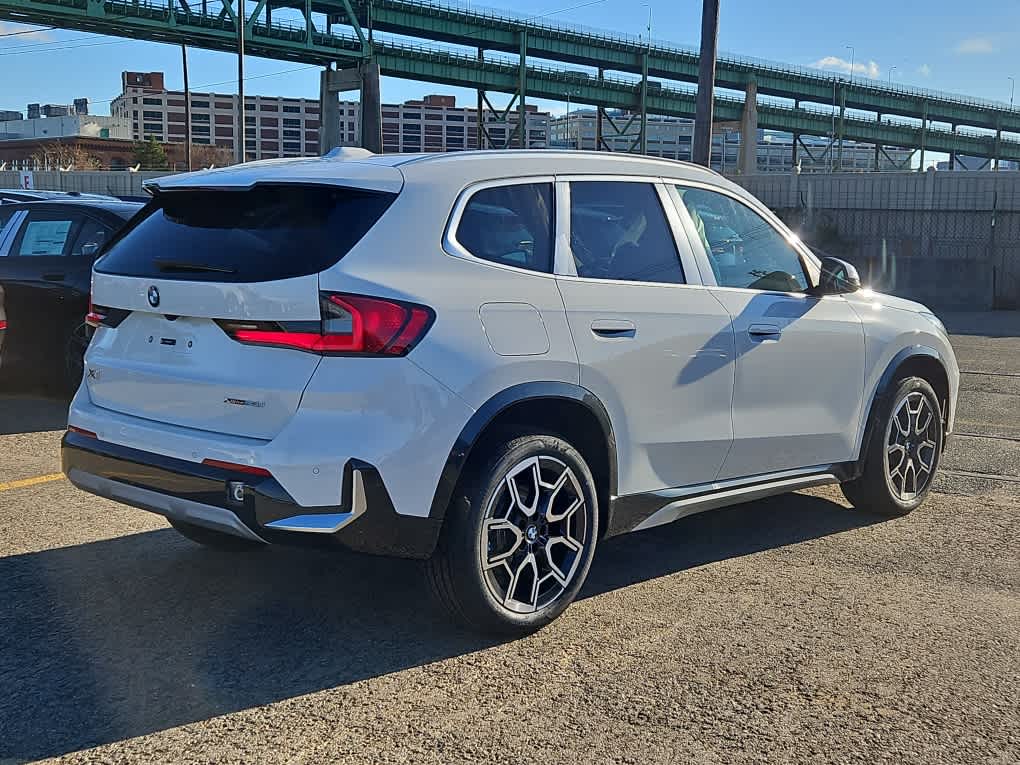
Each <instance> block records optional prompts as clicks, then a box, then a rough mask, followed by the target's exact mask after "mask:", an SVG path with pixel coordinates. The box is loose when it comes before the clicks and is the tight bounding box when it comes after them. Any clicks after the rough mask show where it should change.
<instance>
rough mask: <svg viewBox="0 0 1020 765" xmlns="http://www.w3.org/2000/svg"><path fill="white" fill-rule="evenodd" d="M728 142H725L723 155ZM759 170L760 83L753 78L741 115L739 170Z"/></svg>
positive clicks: (742, 173) (746, 172)
mask: <svg viewBox="0 0 1020 765" xmlns="http://www.w3.org/2000/svg"><path fill="white" fill-rule="evenodd" d="M725 152H726V142H725V141H724V142H723V156H725ZM757 171H758V83H756V82H755V81H754V80H751V81H750V82H749V83H747V89H746V90H745V91H744V111H743V112H742V113H741V115H740V155H739V158H738V159H737V172H738V173H740V174H741V175H752V174H754V173H755V172H757Z"/></svg>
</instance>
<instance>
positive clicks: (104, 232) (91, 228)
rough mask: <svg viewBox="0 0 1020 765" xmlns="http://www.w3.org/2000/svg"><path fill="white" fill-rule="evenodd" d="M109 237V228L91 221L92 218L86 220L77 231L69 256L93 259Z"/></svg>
mask: <svg viewBox="0 0 1020 765" xmlns="http://www.w3.org/2000/svg"><path fill="white" fill-rule="evenodd" d="M109 236H110V228H109V226H107V225H105V224H103V223H100V222H99V221H97V220H92V218H86V219H85V221H84V222H83V223H82V224H81V228H79V229H78V236H76V237H75V239H74V244H73V245H72V246H71V255H76V256H80V255H85V256H88V257H94V256H95V254H96V253H97V252H99V250H100V248H101V247H102V246H103V245H104V244H106V240H107V238H109Z"/></svg>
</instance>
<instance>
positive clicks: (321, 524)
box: [61, 432, 441, 558]
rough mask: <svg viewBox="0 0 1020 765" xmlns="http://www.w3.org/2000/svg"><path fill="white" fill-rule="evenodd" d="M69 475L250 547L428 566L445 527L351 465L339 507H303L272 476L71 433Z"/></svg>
mask: <svg viewBox="0 0 1020 765" xmlns="http://www.w3.org/2000/svg"><path fill="white" fill-rule="evenodd" d="M61 461H62V464H63V470H64V473H65V474H66V475H67V477H68V479H69V480H70V481H71V483H73V484H74V485H75V486H77V487H78V488H80V489H82V490H84V491H87V492H89V493H91V494H96V495H98V496H101V497H106V498H107V499H112V500H114V501H116V502H121V503H123V504H126V505H131V506H133V507H137V508H140V509H142V510H148V511H150V512H154V513H158V514H159V515H163V516H165V517H167V518H171V519H174V520H178V521H183V522H186V523H192V524H195V525H197V526H203V527H206V528H209V529H212V530H214V531H219V532H222V533H226V534H232V535H234V536H238V537H241V538H244V539H248V540H250V541H257V542H266V543H276V544H296V545H302V544H313V545H322V544H326V545H330V544H339V545H342V546H344V547H347V548H349V549H352V550H356V551H358V552H366V553H372V554H377V555H392V556H396V557H402V558H427V557H428V556H429V555H431V554H432V551H433V550H434V549H435V545H436V540H437V539H438V537H439V529H440V526H441V521H440V520H438V519H433V518H428V517H417V516H406V515H399V514H397V513H396V512H395V511H394V509H393V503H392V501H391V500H390V496H389V493H388V492H387V491H386V487H385V485H384V484H383V482H382V478H381V477H380V476H379V472H378V471H377V470H376V469H375V468H374V467H373V466H372V465H369V464H368V463H365V462H361V461H359V460H353V459H352V460H349V461H348V462H347V464H346V465H345V467H344V470H343V479H342V488H341V503H340V504H339V505H336V506H320V507H305V506H302V505H299V504H298V503H297V502H295V501H294V499H293V498H292V497H291V496H290V495H289V494H288V493H287V492H286V491H285V490H284V488H283V487H282V486H281V485H280V484H279V482H278V481H276V479H275V478H272V477H270V476H258V475H251V474H248V473H241V472H234V471H231V470H227V469H223V468H219V467H212V466H209V465H203V464H201V463H197V462H188V461H186V460H180V459H176V458H173V457H166V456H163V455H159V454H153V453H151V452H145V451H141V450H138V449H132V448H129V447H126V446H120V445H118V444H113V443H110V442H108V441H102V440H99V439H97V438H91V437H89V436H84V435H81V434H79V433H74V432H68V433H66V434H65V435H64V439H63V441H62V443H61Z"/></svg>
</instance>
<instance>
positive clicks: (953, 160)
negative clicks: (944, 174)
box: [949, 124, 958, 170]
mask: <svg viewBox="0 0 1020 765" xmlns="http://www.w3.org/2000/svg"><path fill="white" fill-rule="evenodd" d="M951 127H952V129H953V133H954V134H955V133H956V128H957V127H958V126H957V125H955V124H954V125H951ZM949 169H950V170H955V169H956V152H955V151H951V152H949Z"/></svg>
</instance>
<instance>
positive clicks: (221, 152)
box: [191, 143, 234, 170]
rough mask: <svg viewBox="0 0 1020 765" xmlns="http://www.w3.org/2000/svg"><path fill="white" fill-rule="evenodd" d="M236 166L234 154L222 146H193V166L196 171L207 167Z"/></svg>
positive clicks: (198, 144) (197, 144)
mask: <svg viewBox="0 0 1020 765" xmlns="http://www.w3.org/2000/svg"><path fill="white" fill-rule="evenodd" d="M232 164H234V153H233V152H232V151H231V150H230V149H226V148H224V147H222V146H209V145H206V144H200V143H196V144H192V146H191V166H192V167H193V168H195V169H196V170H201V169H204V168H207V167H213V166H215V167H226V166H227V165H232Z"/></svg>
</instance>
